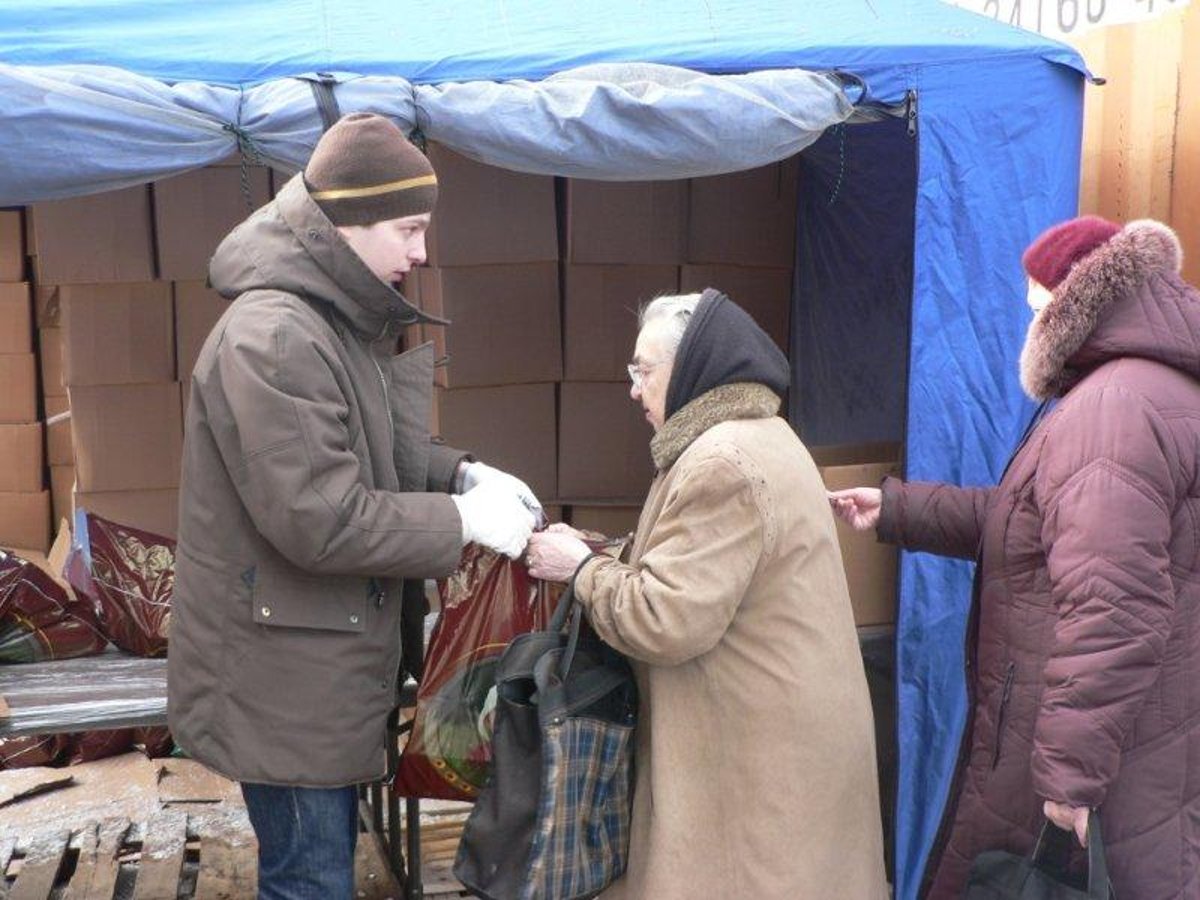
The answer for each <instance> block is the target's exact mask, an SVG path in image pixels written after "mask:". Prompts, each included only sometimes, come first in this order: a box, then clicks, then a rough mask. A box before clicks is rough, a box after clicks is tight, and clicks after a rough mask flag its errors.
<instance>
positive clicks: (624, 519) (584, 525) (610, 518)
mask: <svg viewBox="0 0 1200 900" xmlns="http://www.w3.org/2000/svg"><path fill="white" fill-rule="evenodd" d="M641 515H642V508H641V507H640V506H572V507H571V527H572V528H578V529H579V530H580V531H598V532H600V533H601V534H602V535H604V536H605V537H610V538H621V537H625V536H626V535H627V534H632V533H633V532H635V531H637V524H638V519H639V518H640V517H641Z"/></svg>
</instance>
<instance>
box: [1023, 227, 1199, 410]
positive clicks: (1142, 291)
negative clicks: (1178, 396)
mask: <svg viewBox="0 0 1200 900" xmlns="http://www.w3.org/2000/svg"><path fill="white" fill-rule="evenodd" d="M1182 263H1183V250H1182V248H1181V247H1180V244H1179V238H1178V237H1177V236H1176V235H1175V232H1173V231H1172V230H1171V229H1170V228H1168V227H1167V226H1166V225H1164V224H1162V223H1161V222H1155V221H1153V220H1150V219H1142V220H1138V221H1134V222H1130V223H1129V224H1127V225H1126V226H1125V227H1124V228H1122V229H1121V231H1120V232H1119V233H1118V234H1116V235H1114V236H1113V237H1112V238H1111V239H1110V240H1109V241H1107V242H1106V243H1105V244H1104V245H1102V246H1101V247H1099V248H1098V249H1097V250H1095V251H1094V252H1092V253H1091V254H1090V255H1089V256H1087V257H1085V258H1084V259H1083V260H1082V261H1081V262H1079V263H1078V264H1076V266H1075V267H1074V268H1073V269H1072V270H1071V272H1070V274H1069V275H1068V276H1067V277H1066V279H1064V280H1063V282H1062V283H1061V284H1060V285H1059V286H1058V287H1057V288H1056V289H1055V291H1054V295H1053V299H1052V300H1051V301H1050V303H1048V304H1047V305H1046V307H1045V309H1043V310H1042V311H1041V312H1039V313H1038V314H1037V315H1036V316H1035V317H1034V319H1033V322H1032V323H1030V325H1029V332H1028V335H1027V336H1026V338H1025V346H1024V348H1023V349H1022V351H1021V385H1022V386H1023V387H1024V389H1025V392H1026V393H1027V394H1029V396H1030V397H1032V398H1033V399H1035V400H1046V399H1049V398H1050V397H1055V396H1059V395H1061V394H1064V393H1066V392H1067V391H1068V390H1070V389H1071V387H1072V386H1074V385H1075V384H1076V383H1077V382H1078V381H1079V380H1080V379H1081V378H1082V377H1083V376H1084V375H1085V374H1087V372H1089V371H1091V370H1092V369H1094V368H1096V367H1097V366H1099V365H1101V364H1103V363H1105V362H1108V361H1110V360H1113V359H1118V358H1122V357H1140V358H1143V359H1151V360H1155V361H1157V362H1162V363H1164V364H1166V365H1169V366H1172V367H1173V368H1176V369H1179V370H1181V371H1184V372H1187V373H1188V374H1190V375H1193V376H1195V377H1200V292H1197V291H1196V289H1195V288H1192V287H1191V286H1189V285H1188V284H1186V283H1185V282H1184V281H1183V280H1182V279H1181V278H1180V276H1179V271H1180V268H1181V266H1182Z"/></svg>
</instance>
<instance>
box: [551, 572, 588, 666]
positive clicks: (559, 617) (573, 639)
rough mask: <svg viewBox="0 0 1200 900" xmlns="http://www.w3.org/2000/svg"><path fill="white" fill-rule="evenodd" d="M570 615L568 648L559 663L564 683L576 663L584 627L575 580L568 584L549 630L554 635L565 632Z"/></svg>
mask: <svg viewBox="0 0 1200 900" xmlns="http://www.w3.org/2000/svg"><path fill="white" fill-rule="evenodd" d="M568 615H570V617H571V625H570V628H569V630H568V632H567V646H566V649H565V650H563V654H562V658H561V659H560V660H559V663H558V677H559V678H560V679H561V680H562V681H566V680H567V675H568V674H569V673H570V671H571V663H573V662H574V661H575V651H576V649H577V648H578V647H579V630H580V628H581V627H582V626H583V606H582V604H580V603H578V602H577V601H576V599H575V579H574V578H572V579H571V580H570V581H568V582H567V589H566V590H565V591H563V595H562V597H561V598H560V599H559V601H558V606H557V607H556V608H555V610H554V615H553V616H551V618H550V628H549V630H550V632H551V633H552V634H557V633H558V632H561V631H562V630H563V627H564V626H565V625H566V624H567V616H568Z"/></svg>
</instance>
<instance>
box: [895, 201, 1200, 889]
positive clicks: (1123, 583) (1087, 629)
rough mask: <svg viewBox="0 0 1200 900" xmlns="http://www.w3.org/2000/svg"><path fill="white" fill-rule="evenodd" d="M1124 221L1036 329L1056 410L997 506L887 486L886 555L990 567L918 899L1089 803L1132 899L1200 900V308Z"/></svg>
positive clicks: (1035, 343)
mask: <svg viewBox="0 0 1200 900" xmlns="http://www.w3.org/2000/svg"><path fill="white" fill-rule="evenodd" d="M1180 261H1181V251H1180V249H1179V243H1178V240H1177V239H1176V237H1175V235H1174V233H1173V232H1171V231H1170V230H1169V229H1168V228H1166V227H1165V226H1163V225H1161V224H1159V223H1156V222H1148V221H1142V222H1134V223H1130V224H1129V225H1127V226H1125V228H1123V229H1122V230H1121V232H1120V233H1119V234H1117V235H1116V236H1114V237H1113V238H1112V239H1111V240H1110V241H1109V242H1108V243H1106V244H1104V245H1103V246H1102V247H1101V248H1100V249H1098V250H1096V251H1095V252H1093V253H1092V254H1090V255H1089V256H1087V257H1085V258H1084V259H1083V261H1081V262H1080V263H1078V264H1077V265H1076V266H1075V268H1074V269H1072V270H1071V273H1070V274H1069V275H1068V276H1067V278H1066V280H1065V281H1063V282H1062V284H1060V285H1059V287H1058V288H1057V289H1056V290H1055V292H1054V299H1053V300H1052V301H1051V302H1050V304H1049V305H1048V306H1047V307H1046V308H1045V310H1043V311H1042V313H1041V314H1040V315H1038V316H1037V317H1036V318H1035V320H1034V322H1033V323H1032V325H1031V326H1030V329H1029V335H1028V337H1027V339H1026V343H1025V348H1024V350H1023V351H1022V355H1021V380H1022V384H1023V385H1024V387H1025V389H1026V391H1027V392H1028V393H1029V394H1030V395H1031V396H1033V397H1035V398H1037V399H1047V398H1051V397H1055V396H1061V400H1060V401H1059V402H1058V404H1057V406H1055V407H1054V409H1053V411H1052V412H1050V413H1049V415H1047V416H1046V418H1045V419H1043V420H1042V422H1041V424H1040V425H1039V426H1038V427H1037V428H1036V429H1035V430H1034V431H1033V433H1032V434H1031V435H1030V436H1029V437H1028V438H1027V439H1026V441H1025V442H1024V444H1023V445H1022V446H1021V447H1020V449H1019V450H1018V451H1017V453H1016V455H1015V456H1014V457H1013V460H1012V462H1011V463H1010V465H1009V467H1008V470H1007V471H1006V473H1005V474H1004V477H1003V478H1002V480H1001V482H1000V484H999V485H998V486H997V487H995V488H991V489H982V488H981V489H970V488H956V487H951V486H948V485H938V484H927V483H925V484H922V483H910V484H904V483H902V482H900V481H896V480H894V479H889V480H888V481H886V482H885V483H884V501H883V510H882V515H881V519H880V524H879V534H880V538H881V539H882V540H888V541H891V542H894V543H898V544H901V545H902V546H904V547H907V548H909V549H913V550H927V551H931V552H934V553H940V554H945V555H951V556H959V557H963V558H976V557H978V561H979V571H978V593H977V596H976V602H975V605H974V607H973V609H972V614H971V625H970V629H971V631H970V637H969V639H968V640H969V644H968V648H967V659H968V664H967V665H968V671H967V681H968V690H969V692H970V696H971V701H972V702H971V718H970V721H969V723H968V730H967V733H966V736H965V739H964V743H963V747H962V751H961V754H960V758H959V768H958V772H957V774H956V780H955V788H954V790H953V793H952V795H951V799H950V802H949V804H948V806H947V809H946V812H945V817H944V820H943V823H942V829H941V832H940V834H939V837H938V842H937V845H936V846H935V848H934V852H933V855H932V856H931V859H930V863H929V867H928V869H927V872H926V882H925V885H924V890H923V896H925V897H929V898H935V900H950V898H957V897H960V896H961V893H962V888H963V884H964V881H965V878H966V874H967V870H968V868H969V866H970V861H971V859H972V858H973V857H974V856H975V855H976V854H978V853H979V852H981V851H983V850H985V849H992V848H1004V849H1008V850H1011V851H1014V852H1018V853H1025V852H1028V851H1029V850H1030V849H1031V847H1032V845H1033V842H1034V838H1035V835H1036V831H1037V829H1038V828H1039V827H1040V824H1041V822H1042V813H1041V807H1042V801H1043V800H1044V799H1051V800H1057V801H1061V802H1065V803H1069V804H1071V805H1073V806H1089V807H1099V808H1100V815H1101V824H1102V832H1103V835H1104V838H1105V843H1106V845H1107V847H1108V850H1109V867H1110V871H1111V874H1112V878H1113V886H1114V888H1115V890H1116V895H1117V896H1118V897H1119V898H1121V900H1166V898H1179V900H1184V898H1188V900H1195V898H1200V471H1198V470H1200V381H1198V380H1197V379H1198V378H1200V292H1198V291H1196V290H1195V289H1193V288H1191V287H1189V286H1188V285H1187V284H1185V283H1184V282H1183V281H1182V280H1181V279H1180V277H1179V274H1178V272H1179V266H1180Z"/></svg>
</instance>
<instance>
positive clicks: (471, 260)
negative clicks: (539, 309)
mask: <svg viewBox="0 0 1200 900" xmlns="http://www.w3.org/2000/svg"><path fill="white" fill-rule="evenodd" d="M429 161H430V162H432V163H433V168H434V169H435V170H436V171H437V176H438V205H437V211H436V212H435V213H434V215H433V225H432V227H431V228H430V230H429V235H428V237H427V240H426V250H427V251H428V254H429V264H430V265H431V266H480V265H488V264H495V263H530V262H555V261H557V260H558V222H557V218H556V210H555V204H554V179H553V178H552V177H550V176H548V175H527V174H525V173H523V172H512V171H509V170H508V169H500V168H497V167H495V166H488V165H484V164H483V163H479V162H475V161H474V160H472V159H468V158H467V157H465V156H460V155H459V154H457V153H455V152H454V151H452V150H448V149H447V148H445V147H442V146H440V145H438V144H430V145H429Z"/></svg>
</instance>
